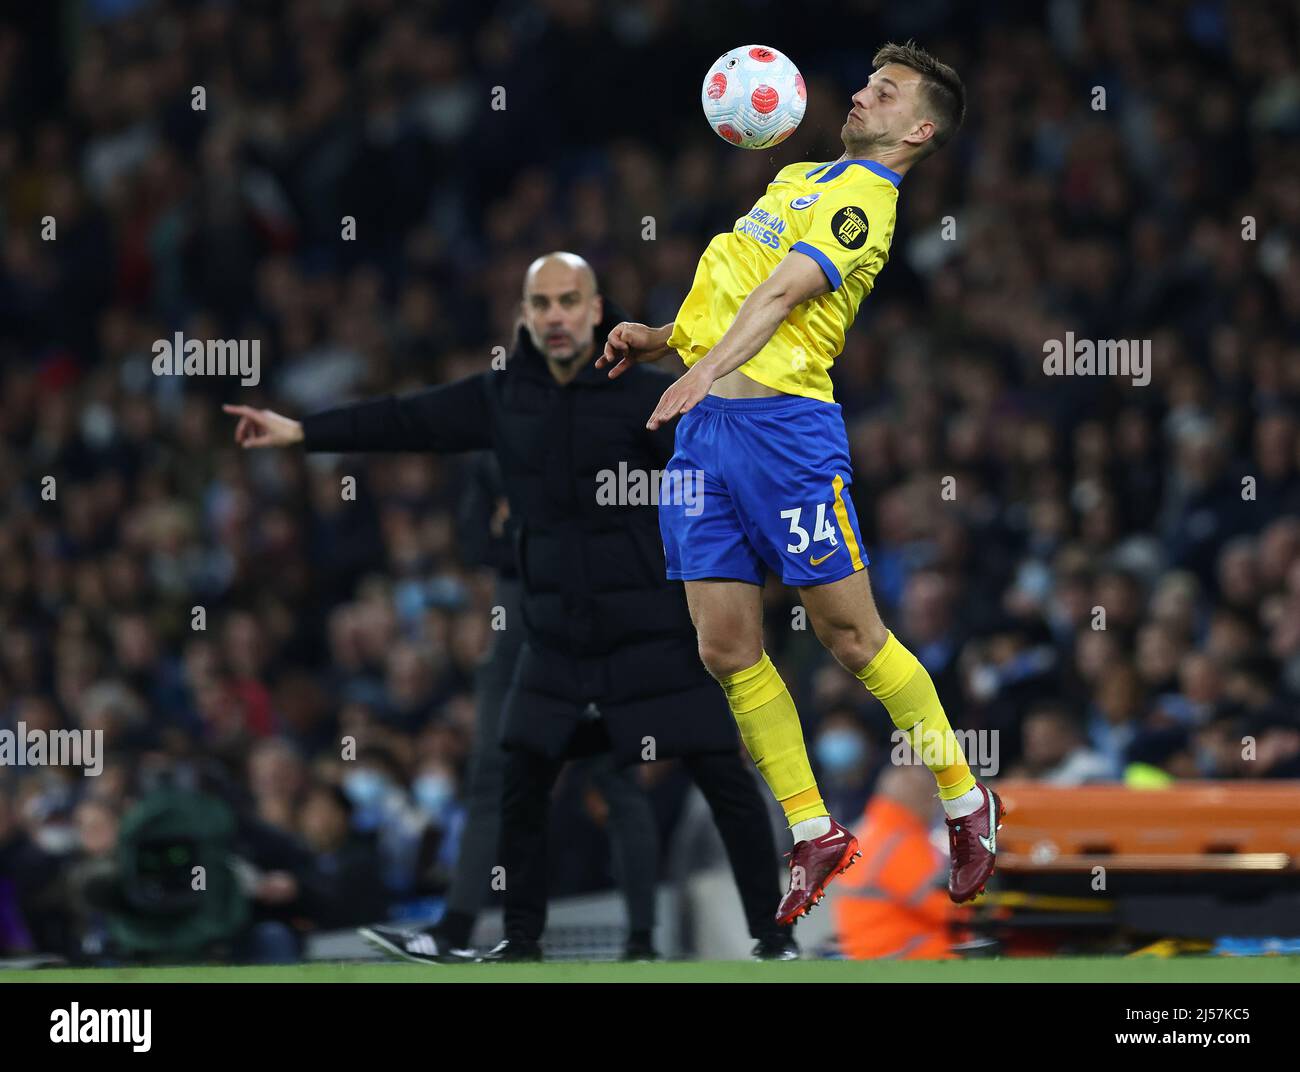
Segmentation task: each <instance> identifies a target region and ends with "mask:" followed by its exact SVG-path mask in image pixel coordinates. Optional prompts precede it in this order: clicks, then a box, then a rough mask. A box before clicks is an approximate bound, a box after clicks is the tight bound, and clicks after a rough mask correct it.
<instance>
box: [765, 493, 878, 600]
mask: <svg viewBox="0 0 1300 1072" xmlns="http://www.w3.org/2000/svg"><path fill="white" fill-rule="evenodd" d="M828 490H830V491H831V492H832V497H831V498H829V499H826V500H823V501H822V502H818V503H815V504H808V505H807V506H791V507H789V508H787V509H784V510H782V511H780V515H781V519H782V520H783V521H784V522H785V524H786V525H787V526H788V531H787V535H788V537H789V539H788V542H787V543H786V545H785V552H786V554H787V555H789V556H792V557H794V558H796V559H798V560H799V564H798V566H797V567H795V568H796V569H799V571H800V572H802V569H800V567H802V568H804V569H806V568H811V569H813V570H817V568H818V567H820V566H822V564H823V563H829V561H830V560H831V559H832V558H834V559H836V561H835V563H834V565H833V566H830V565H828V566H827V568H828V569H834V572H835V574H836V576H837V577H838V576H843V575H844V574H845V573H846V572H847V571H849V570H850V569H851V570H852V571H854V572H856V571H857V570H860V569H862V568H863V566H864V565H865V562H864V561H863V559H864V556H863V554H862V549H861V546H860V543H859V540H858V536H857V525H856V524H855V521H856V519H851V518H850V516H849V507H848V506H846V504H845V497H844V494H843V493H844V480H843V477H841V476H840V475H839V474H836V476H835V479H834V481H833V482H832V485H831V488H830V489H828ZM841 558H842V559H843V561H842V562H841V561H839V560H840V559H841ZM827 579H829V575H828V577H827ZM818 580H820V578H818ZM814 583H815V582H814ZM823 583H825V582H824V581H823Z"/></svg>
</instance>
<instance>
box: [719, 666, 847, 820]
mask: <svg viewBox="0 0 1300 1072" xmlns="http://www.w3.org/2000/svg"><path fill="white" fill-rule="evenodd" d="M721 683H722V689H723V691H724V692H725V693H726V694H727V703H729V704H730V705H731V713H732V714H733V715H734V716H735V719H736V725H737V726H738V727H739V728H740V739H741V740H742V741H744V742H745V747H746V748H747V749H749V754H750V755H751V756H752V757H753V759H754V763H755V764H756V765H757V766H758V772H759V773H760V774H761V775H762V776H763V781H765V782H767V787H768V788H769V789H771V790H772V795H773V796H775V797H776V799H777V800H779V801H780V802H781V808H782V809H783V810H784V811H785V817H786V821H787V822H788V823H789V824H790V825H791V826H794V824H795V823H798V822H802V821H803V820H804V819H816V818H820V817H821V816H823V815H827V814H828V812H827V811H826V805H825V804H823V803H822V797H821V793H820V792H819V791H818V789H817V780H816V779H815V778H814V777H813V772H812V767H811V765H810V764H809V763H808V752H807V750H806V749H805V748H804V743H803V727H802V726H801V725H800V724H799V712H798V711H796V710H795V707H794V700H793V699H792V698H791V696H790V690H789V689H787V688H786V687H785V682H784V681H782V680H781V675H780V674H778V673H777V671H776V667H775V666H773V665H772V660H771V659H769V658H768V657H767V652H764V653H763V657H762V658H761V659H759V661H758V662H757V663H755V664H754V665H753V666H751V667H750V668H749V669H748V670H742V671H740V673H738V674H732V675H731V677H726V678H722V679H721Z"/></svg>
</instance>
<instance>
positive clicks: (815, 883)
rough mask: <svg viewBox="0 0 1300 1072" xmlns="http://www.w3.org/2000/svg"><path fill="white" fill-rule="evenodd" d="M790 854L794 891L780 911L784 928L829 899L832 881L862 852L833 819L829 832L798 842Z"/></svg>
mask: <svg viewBox="0 0 1300 1072" xmlns="http://www.w3.org/2000/svg"><path fill="white" fill-rule="evenodd" d="M786 855H787V856H788V857H789V858H790V888H789V889H788V890H787V891H786V894H785V896H784V897H782V898H781V906H780V907H779V908H778V909H777V910H776V921H777V923H779V924H781V926H783V927H784V926H787V925H788V924H791V923H793V922H794V921H795V920H796V919H798V918H799V917H800V916H804V915H807V914H808V912H809V911H811V910H812V907H813V906H814V905H815V904H817V903H818V902H819V901H820V900H821V899H822V897H823V896H825V894H826V887H827V885H829V884H830V881H831V879H833V878H834V877H835V876H836V875H842V874H843V873H844V872H845V871H847V870H848V869H849V868H850V867H851V866H852V864H853V861H854V860H856V859H857V858H858V857H859V856H861V855H862V853H860V852H858V839H857V838H855V837H854V836H853V835H852V834H851V833H849V831H848V830H846V829H845V828H844V827H842V826H840V824H839V823H837V822H836V821H835V820H834V819H832V820H831V828H830V831H829V832H827V833H825V834H823V835H822V836H821V837H819V838H813V839H812V840H811V841H798V842H796V843H795V846H794V849H793V850H791V851H790V852H788V853H786Z"/></svg>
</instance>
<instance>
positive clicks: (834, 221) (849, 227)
mask: <svg viewBox="0 0 1300 1072" xmlns="http://www.w3.org/2000/svg"><path fill="white" fill-rule="evenodd" d="M831 234H833V235H834V236H835V241H837V242H838V243H839V244H840V245H841V246H843V247H844V248H845V249H861V248H862V245H863V243H864V242H866V240H867V214H866V213H865V212H863V211H862V209H860V208H857V207H855V206H853V205H845V206H844V207H843V208H842V209H840V210H839V211H838V212H837V213H835V215H834V216H832V217H831Z"/></svg>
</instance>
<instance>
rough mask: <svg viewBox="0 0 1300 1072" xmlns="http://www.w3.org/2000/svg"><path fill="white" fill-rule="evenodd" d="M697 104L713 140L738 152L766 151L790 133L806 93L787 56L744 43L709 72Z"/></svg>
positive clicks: (795, 125) (796, 71)
mask: <svg viewBox="0 0 1300 1072" xmlns="http://www.w3.org/2000/svg"><path fill="white" fill-rule="evenodd" d="M700 103H702V104H703V105H704V117H705V118H706V119H708V121H709V126H711V127H712V128H713V129H714V130H715V131H716V132H717V134H718V137H720V138H725V139H726V140H727V141H729V142H731V144H732V145H739V146H740V147H741V148H742V149H770V148H771V147H772V146H773V145H779V144H780V143H781V142H783V141H785V139H786V138H788V137H789V136H790V135H791V134H793V133H794V131H795V128H796V127H797V126H798V125H799V122H800V120H802V119H803V113H804V109H805V108H807V106H808V92H807V90H806V89H805V88H804V84H803V75H801V74H800V73H799V68H798V67H796V66H795V65H794V64H793V63H791V62H790V60H789V58H788V57H787V56H785V55H784V54H782V53H780V52H778V51H777V50H776V49H774V48H768V47H767V46H766V45H744V46H742V47H740V48H733V49H732V50H731V51H730V52H728V53H726V54H725V55H723V56H720V57H718V61H717V62H716V63H715V64H714V65H713V66H712V67H710V68H709V73H708V74H706V75H705V76H704V89H703V90H702V91H701V92H700Z"/></svg>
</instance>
